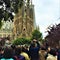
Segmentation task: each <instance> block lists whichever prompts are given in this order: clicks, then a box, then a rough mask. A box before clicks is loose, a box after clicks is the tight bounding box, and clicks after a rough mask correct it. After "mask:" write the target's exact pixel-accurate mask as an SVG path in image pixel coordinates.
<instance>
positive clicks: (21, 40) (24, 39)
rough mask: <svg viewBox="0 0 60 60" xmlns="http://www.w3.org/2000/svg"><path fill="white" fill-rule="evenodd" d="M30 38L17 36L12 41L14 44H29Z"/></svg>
mask: <svg viewBox="0 0 60 60" xmlns="http://www.w3.org/2000/svg"><path fill="white" fill-rule="evenodd" d="M30 42H31V40H30V39H26V38H17V39H16V40H14V41H13V44H14V45H23V44H30Z"/></svg>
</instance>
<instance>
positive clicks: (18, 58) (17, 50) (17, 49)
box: [13, 46, 25, 60]
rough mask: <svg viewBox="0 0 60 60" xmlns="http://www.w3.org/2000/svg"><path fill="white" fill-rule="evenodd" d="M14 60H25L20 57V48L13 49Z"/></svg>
mask: <svg viewBox="0 0 60 60" xmlns="http://www.w3.org/2000/svg"><path fill="white" fill-rule="evenodd" d="M13 58H14V60H25V57H24V56H22V55H21V47H18V46H17V47H16V48H15V55H14V57H13Z"/></svg>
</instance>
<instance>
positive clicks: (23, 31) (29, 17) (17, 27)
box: [13, 0, 36, 38]
mask: <svg viewBox="0 0 60 60" xmlns="http://www.w3.org/2000/svg"><path fill="white" fill-rule="evenodd" d="M13 21H14V27H13V37H14V38H19V37H28V38H29V37H31V35H32V34H31V33H32V32H33V30H34V29H35V25H36V24H35V12H34V5H33V4H32V0H24V1H23V6H22V7H21V8H20V9H19V10H18V13H17V14H16V15H15V17H14V20H13Z"/></svg>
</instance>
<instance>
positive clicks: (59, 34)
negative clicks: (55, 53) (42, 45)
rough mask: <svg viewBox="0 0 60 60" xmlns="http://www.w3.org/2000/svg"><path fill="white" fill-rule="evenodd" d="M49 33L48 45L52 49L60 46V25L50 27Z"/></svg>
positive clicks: (47, 37)
mask: <svg viewBox="0 0 60 60" xmlns="http://www.w3.org/2000/svg"><path fill="white" fill-rule="evenodd" d="M47 32H48V35H47V36H46V37H45V39H46V40H47V41H48V44H49V45H50V46H52V47H56V46H57V45H60V24H58V25H53V26H52V27H51V26H50V27H48V30H47Z"/></svg>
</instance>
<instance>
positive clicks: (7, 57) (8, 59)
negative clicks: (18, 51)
mask: <svg viewBox="0 0 60 60" xmlns="http://www.w3.org/2000/svg"><path fill="white" fill-rule="evenodd" d="M12 53H13V51H12V48H11V47H6V48H5V49H4V54H3V57H2V58H1V59H0V60H14V59H13V54H12Z"/></svg>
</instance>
